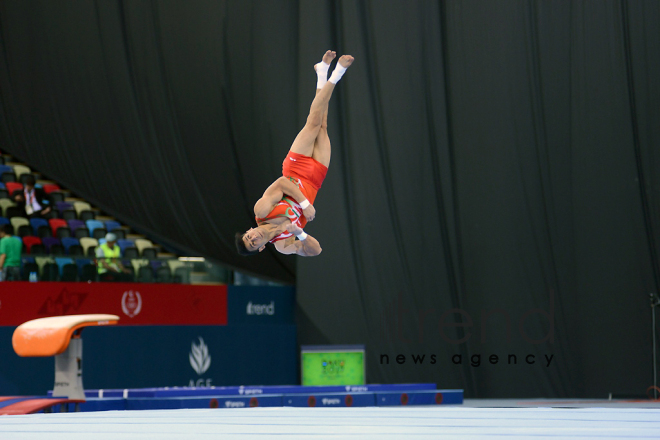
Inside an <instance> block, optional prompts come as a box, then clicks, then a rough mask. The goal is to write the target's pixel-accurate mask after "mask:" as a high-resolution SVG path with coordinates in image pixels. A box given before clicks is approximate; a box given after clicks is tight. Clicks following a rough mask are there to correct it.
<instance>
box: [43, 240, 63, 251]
mask: <svg viewBox="0 0 660 440" xmlns="http://www.w3.org/2000/svg"><path fill="white" fill-rule="evenodd" d="M41 242H42V243H43V244H44V246H46V251H48V253H49V254H50V253H52V251H51V246H60V247H61V248H62V251H64V247H63V246H62V242H61V241H60V239H59V238H54V237H42V238H41Z"/></svg>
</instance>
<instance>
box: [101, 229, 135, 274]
mask: <svg viewBox="0 0 660 440" xmlns="http://www.w3.org/2000/svg"><path fill="white" fill-rule="evenodd" d="M120 258H121V249H120V248H119V246H117V236H116V235H115V234H113V233H112V232H108V233H107V234H106V235H105V243H103V244H102V245H100V246H98V247H97V248H96V266H97V267H98V272H99V280H101V281H125V282H131V281H133V276H132V275H131V272H130V271H129V270H128V269H126V268H125V267H124V265H123V264H121V261H120V260H119V259H120Z"/></svg>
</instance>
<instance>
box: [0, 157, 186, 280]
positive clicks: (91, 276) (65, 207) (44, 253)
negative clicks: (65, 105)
mask: <svg viewBox="0 0 660 440" xmlns="http://www.w3.org/2000/svg"><path fill="white" fill-rule="evenodd" d="M0 176H2V178H1V179H0V180H1V181H0V226H2V225H4V224H11V225H12V226H13V228H14V233H15V235H17V236H18V237H19V238H20V239H21V240H22V242H23V258H22V269H21V279H22V280H24V281H28V280H29V278H30V274H31V273H33V272H36V273H37V276H38V279H39V280H40V281H97V280H98V274H97V267H96V248H97V247H98V246H99V244H101V243H103V242H105V235H106V234H107V233H108V232H113V233H114V234H115V235H116V236H117V239H118V240H117V245H118V246H119V247H120V249H121V250H122V257H123V262H124V266H125V267H126V268H127V269H129V271H130V272H131V273H132V274H133V276H134V279H135V280H136V281H139V282H163V283H166V282H190V268H189V267H188V266H186V265H185V264H184V263H182V262H180V261H178V260H175V259H174V260H173V259H168V260H162V261H161V260H159V252H160V250H159V248H160V247H159V246H158V245H156V244H154V243H153V242H152V241H151V240H149V239H146V238H144V237H141V236H139V235H137V234H130V233H129V232H130V231H129V229H128V228H127V227H126V226H122V224H121V223H120V222H118V221H116V220H114V219H112V218H108V217H109V216H103V215H100V211H99V210H98V209H96V208H94V207H93V206H92V205H91V204H90V203H88V202H86V201H84V200H81V199H78V198H74V197H71V196H70V194H69V192H68V191H67V190H66V189H64V188H62V187H61V186H60V185H59V184H57V183H55V182H51V181H44V180H41V175H40V174H39V173H38V172H35V171H34V170H32V169H31V168H30V167H29V166H27V165H25V164H20V163H16V162H15V161H14V160H13V158H11V157H10V156H8V155H0ZM31 177H33V178H34V179H35V181H36V186H37V187H41V188H43V190H44V192H45V193H46V194H47V202H46V203H48V204H49V206H50V207H51V208H52V209H51V212H50V213H48V214H47V215H45V216H44V217H46V218H31V219H28V218H26V217H25V211H24V209H23V208H22V207H19V206H17V204H16V203H15V202H14V201H13V200H12V194H14V193H16V192H18V191H22V190H23V185H24V183H25V181H26V180H27V179H28V178H31Z"/></svg>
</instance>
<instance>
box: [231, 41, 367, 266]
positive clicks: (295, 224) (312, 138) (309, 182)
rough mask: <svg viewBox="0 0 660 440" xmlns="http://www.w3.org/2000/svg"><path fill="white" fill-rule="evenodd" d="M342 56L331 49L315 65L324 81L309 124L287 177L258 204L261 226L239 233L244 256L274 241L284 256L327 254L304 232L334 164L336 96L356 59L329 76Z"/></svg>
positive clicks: (286, 167)
mask: <svg viewBox="0 0 660 440" xmlns="http://www.w3.org/2000/svg"><path fill="white" fill-rule="evenodd" d="M336 56H337V53H336V52H333V51H330V50H329V51H327V52H326V53H325V54H324V55H323V60H322V61H321V62H320V63H318V64H316V65H315V66H314V69H315V70H316V75H317V76H318V80H317V85H316V96H315V98H314V100H313V101H312V105H311V107H310V109H309V116H307V122H306V123H305V126H304V127H303V129H302V130H300V133H298V136H296V139H295V140H294V141H293V144H292V145H291V148H290V149H289V154H287V156H286V158H285V159H284V162H283V163H282V177H280V178H279V179H277V180H276V181H275V182H273V183H272V184H271V185H270V186H269V187H268V188H267V189H266V191H265V192H264V194H263V196H261V198H260V199H259V200H257V203H255V205H254V215H255V218H256V221H257V227H256V228H250V229H248V230H247V232H238V233H236V236H235V240H236V249H237V250H238V253H239V254H241V255H245V256H247V255H254V254H257V253H259V252H261V251H263V250H264V249H265V248H266V244H267V243H269V242H270V243H273V244H274V245H275V249H277V250H278V251H279V252H281V253H283V254H296V255H300V256H303V257H314V256H316V255H318V254H320V253H321V245H320V244H319V242H318V240H316V239H315V238H314V237H312V236H311V235H308V234H306V233H305V232H304V231H303V228H304V227H305V225H306V224H307V222H308V221H312V220H314V216H315V215H316V210H315V209H314V206H313V204H314V200H315V199H316V194H317V193H318V191H319V189H320V188H321V185H322V184H323V180H324V179H325V176H326V174H327V172H328V166H329V165H330V152H331V151H330V150H331V148H330V138H329V137H328V104H329V102H330V97H331V96H332V92H333V90H334V89H335V85H336V84H337V82H338V81H339V80H340V79H341V77H342V76H343V75H344V72H346V69H348V67H350V65H351V64H353V60H354V58H353V57H352V56H351V55H342V56H341V57H339V60H338V61H337V65H336V66H335V69H334V70H333V72H332V75H330V78H328V69H329V68H330V63H331V62H332V60H333V59H334V58H335V57H336ZM296 238H297V240H296Z"/></svg>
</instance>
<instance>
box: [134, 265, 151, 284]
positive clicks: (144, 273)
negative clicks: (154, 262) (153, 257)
mask: <svg viewBox="0 0 660 440" xmlns="http://www.w3.org/2000/svg"><path fill="white" fill-rule="evenodd" d="M137 282H139V283H153V282H154V270H153V269H152V268H151V266H141V267H140V268H139V269H138V272H137Z"/></svg>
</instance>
